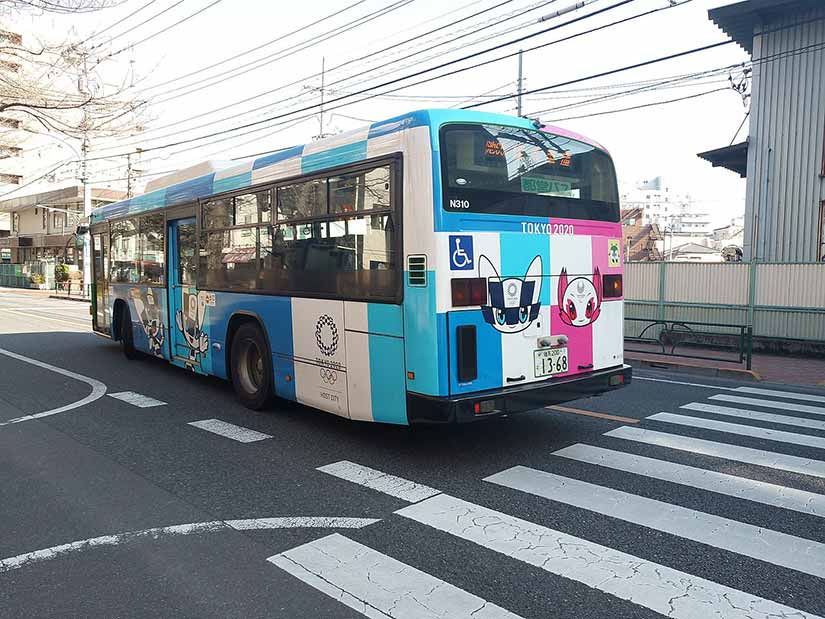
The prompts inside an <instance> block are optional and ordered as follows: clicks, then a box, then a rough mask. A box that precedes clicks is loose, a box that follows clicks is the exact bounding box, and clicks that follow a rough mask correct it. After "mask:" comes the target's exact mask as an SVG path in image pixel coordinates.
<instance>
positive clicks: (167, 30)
mask: <svg viewBox="0 0 825 619" xmlns="http://www.w3.org/2000/svg"><path fill="white" fill-rule="evenodd" d="M221 2H223V0H214V2H210V3H209V4H207V5H206V6H205V7H203V8H202V9H198V10H197V11H195V12H194V13H192V14H191V15H187V16H186V17H184V18H183V19H179V20H178V21H176V22H175V23H174V24H172V25H170V26H166V28H163V29H162V30H158V31H157V32H155V33H154V34H150V35H149V36H148V37H144V38H142V39H141V40H140V41H138V42H137V43H131V44H129V45H127V46H126V47H121V48H120V49H119V50H117V51H116V52H111V53H110V54H109V55H108V57H109V58H111V57H112V56H117V55H118V54H119V53H121V52H125V51H126V50H127V49H132V48H133V47H136V46H138V45H140V44H141V43H146V41H149V40H151V39H154V38H155V37H156V36H159V35H161V34H163V33H164V32H169V31H170V30H171V29H172V28H175V27H176V26H180V25H181V24H182V23H184V22H187V21H189V20H190V19H192V18H193V17H196V16H198V15H200V14H201V13H203V12H204V11H207V10H209V9H211V8H212V7H213V6H215V5H216V4H220V3H221Z"/></svg>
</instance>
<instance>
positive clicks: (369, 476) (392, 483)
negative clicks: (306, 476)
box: [318, 460, 440, 503]
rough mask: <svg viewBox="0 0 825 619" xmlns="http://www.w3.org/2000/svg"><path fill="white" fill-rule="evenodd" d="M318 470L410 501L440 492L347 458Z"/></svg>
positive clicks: (419, 499) (413, 501)
mask: <svg viewBox="0 0 825 619" xmlns="http://www.w3.org/2000/svg"><path fill="white" fill-rule="evenodd" d="M318 470H319V471H321V472H322V473H327V474H329V475H334V476H335V477H339V478H341V479H344V480H346V481H351V482H352V483H354V484H359V485H361V486H366V487H367V488H372V489H373V490H377V491H378V492H383V493H384V494H388V495H390V496H393V497H395V498H397V499H403V500H404V501H408V502H410V503H415V502H416V501H421V500H423V499H426V498H428V497H431V496H433V495H436V494H438V493H439V492H440V490H436V489H435V488H430V487H429V486H424V485H422V484H417V483H415V482H412V481H409V480H408V479H403V478H401V477H396V476H395V475H387V474H386V473H382V472H381V471H376V470H375V469H371V468H369V467H368V466H363V465H361V464H356V463H354V462H349V461H347V460H342V461H341V462H334V463H332V464H327V465H326V466H320V467H318Z"/></svg>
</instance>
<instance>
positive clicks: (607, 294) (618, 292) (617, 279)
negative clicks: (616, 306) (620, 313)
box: [602, 275, 623, 299]
mask: <svg viewBox="0 0 825 619" xmlns="http://www.w3.org/2000/svg"><path fill="white" fill-rule="evenodd" d="M602 281H603V283H604V298H605V299H618V298H619V297H621V296H622V292H623V291H622V276H621V275H605V276H604V278H603V280H602Z"/></svg>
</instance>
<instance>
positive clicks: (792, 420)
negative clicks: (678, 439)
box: [679, 402, 825, 430]
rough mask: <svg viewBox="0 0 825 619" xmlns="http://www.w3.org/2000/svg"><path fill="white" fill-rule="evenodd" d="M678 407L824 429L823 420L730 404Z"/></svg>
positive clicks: (824, 421)
mask: <svg viewBox="0 0 825 619" xmlns="http://www.w3.org/2000/svg"><path fill="white" fill-rule="evenodd" d="M679 408H684V409H687V410H691V411H701V412H703V413H713V414H715V415H726V416H728V417H740V418H742V419H753V420H754V421H765V422H768V423H779V424H783V425H786V426H797V427H798V428H809V429H811V430H825V420H820V419H808V418H807V417H789V416H788V415H778V414H776V413H763V412H761V411H752V410H748V409H744V408H731V407H730V406H717V405H716V404H705V403H704V402H691V403H690V404H685V405H684V406H680V407H679Z"/></svg>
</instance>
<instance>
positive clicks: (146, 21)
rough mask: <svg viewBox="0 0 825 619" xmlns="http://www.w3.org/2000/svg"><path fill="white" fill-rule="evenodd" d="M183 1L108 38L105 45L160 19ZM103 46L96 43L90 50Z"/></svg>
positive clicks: (181, 0)
mask: <svg viewBox="0 0 825 619" xmlns="http://www.w3.org/2000/svg"><path fill="white" fill-rule="evenodd" d="M185 1H186V0H178V1H177V2H175V3H174V4H172V5H171V6H168V7H166V8H165V9H163V10H162V11H160V12H159V13H155V14H154V15H152V17H149V18H147V19H144V20H143V21H142V22H140V23H139V24H138V25H137V26H132V27H131V28H129V29H128V30H124V31H123V32H121V33H120V34H116V35H114V36H113V37H110V38H109V40H108V41H107V43H111V42H112V41H114V40H115V39H119V38H120V37H122V36H124V35H127V34H129V33H130V32H132V31H134V30H137V29H138V28H140V27H141V26H143V25H145V24H148V23H149V22H150V21H152V20H154V19H157V18H158V17H160V16H161V15H163V14H164V13H168V12H169V11H171V10H172V9H174V8H175V7H176V6H178V5H179V4H183V3H184V2H185ZM104 45H105V43H98V44H97V45H92V47H91V49H92V50H95V49H97V48H99V47H103V46H104Z"/></svg>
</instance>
